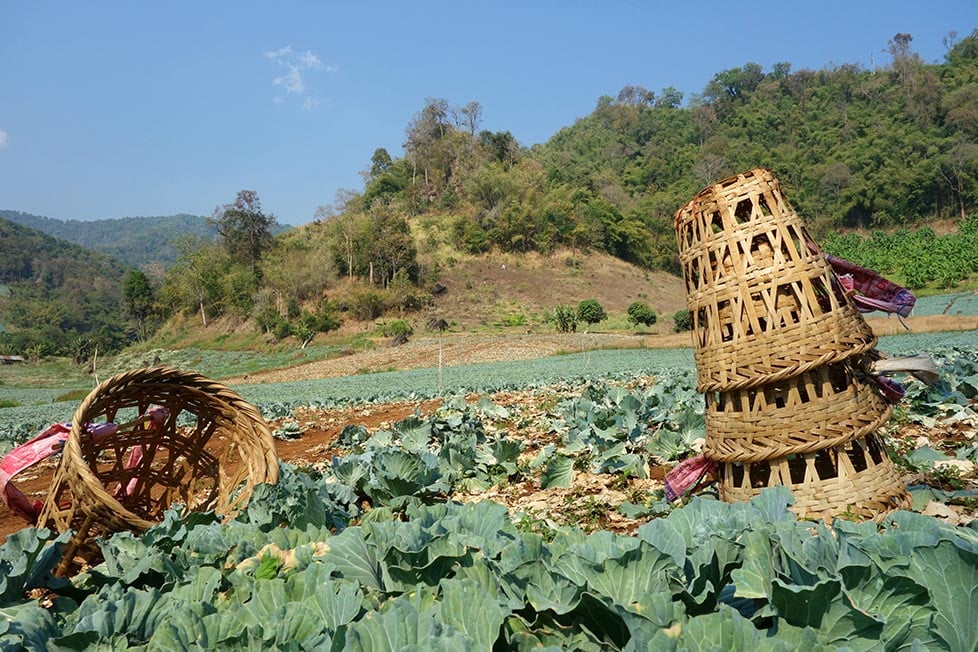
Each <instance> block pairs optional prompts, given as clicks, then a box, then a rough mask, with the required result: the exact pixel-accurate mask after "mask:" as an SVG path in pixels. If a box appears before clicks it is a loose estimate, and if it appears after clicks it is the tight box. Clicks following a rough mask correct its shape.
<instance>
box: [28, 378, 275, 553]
mask: <svg viewBox="0 0 978 652" xmlns="http://www.w3.org/2000/svg"><path fill="white" fill-rule="evenodd" d="M153 417H155V418H153ZM100 424H113V425H114V426H117V425H119V424H122V426H121V427H119V428H118V429H117V431H113V433H112V434H109V435H107V436H104V437H98V436H93V435H92V426H93V425H95V426H98V425H100ZM278 473H279V462H278V456H277V454H276V452H275V445H274V439H273V438H272V434H271V431H270V430H269V428H268V425H267V424H266V423H265V420H264V419H263V418H262V416H261V413H260V412H259V411H258V410H257V408H255V407H254V406H253V405H251V404H249V403H248V402H246V401H245V400H243V399H242V398H241V397H240V396H239V395H238V394H237V393H235V392H233V391H232V390H230V389H228V388H227V387H224V386H223V385H221V384H220V383H217V382H214V381H212V380H209V379H207V378H205V377H203V376H200V375H199V374H196V373H193V372H188V371H182V370H178V369H173V368H169V367H156V368H149V369H139V370H137V371H132V372H129V373H124V374H120V375H118V376H115V377H113V378H110V379H109V380H106V381H105V382H103V383H101V384H100V385H99V386H98V387H96V388H95V389H94V390H92V392H91V393H90V394H89V395H88V396H87V397H86V398H85V399H84V400H83V401H82V403H81V405H79V407H78V409H77V411H76V412H75V415H74V418H73V420H72V429H71V433H70V434H69V435H68V439H67V441H66V442H65V445H64V454H63V457H62V460H61V463H60V465H59V466H58V469H57V471H56V473H55V476H54V478H53V480H52V484H51V489H50V491H49V492H48V496H47V499H46V501H45V504H44V507H43V510H42V512H41V515H40V518H39V523H41V524H44V525H46V526H48V527H51V528H53V529H56V530H58V531H66V530H68V529H72V530H74V531H75V535H74V537H73V538H72V540H71V542H70V543H69V545H68V550H66V554H65V556H64V561H63V562H62V566H61V567H60V568H59V570H60V571H62V572H64V571H66V570H67V569H68V568H69V567H70V565H71V564H73V563H76V562H77V560H78V558H80V559H81V560H84V561H88V562H91V561H92V560H93V558H94V557H97V555H98V551H97V547H96V546H95V545H94V541H95V539H96V538H98V537H100V536H104V535H107V534H110V533H112V532H119V531H124V530H129V531H133V532H142V531H143V530H145V529H147V528H149V527H150V526H152V525H154V524H156V523H158V522H159V521H160V520H162V517H163V513H164V512H165V511H166V510H167V509H168V508H169V507H170V506H171V505H173V504H178V503H179V504H182V505H184V506H186V507H187V508H188V509H191V510H198V511H210V510H213V511H215V512H217V513H218V514H220V515H222V516H225V517H227V516H232V515H234V514H235V513H236V512H238V511H239V510H240V509H242V508H243V507H244V506H245V505H246V504H247V502H248V500H249V498H250V497H251V494H252V490H253V488H254V487H255V485H257V484H260V483H276V482H278Z"/></svg>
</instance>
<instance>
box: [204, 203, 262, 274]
mask: <svg viewBox="0 0 978 652" xmlns="http://www.w3.org/2000/svg"><path fill="white" fill-rule="evenodd" d="M210 222H211V224H213V225H214V226H215V227H216V228H217V234H218V236H219V238H220V241H221V245H222V247H223V248H224V250H225V251H226V252H227V253H228V255H229V256H231V258H232V260H234V261H235V262H238V263H244V264H246V265H248V266H249V267H250V268H251V271H252V273H253V274H255V275H256V276H257V275H258V273H259V270H258V262H259V261H260V260H261V255H262V253H264V251H265V250H266V249H268V247H269V246H270V245H271V244H272V227H274V226H275V225H277V224H278V222H277V221H276V219H275V216H274V215H265V213H263V212H262V210H261V200H260V199H259V198H258V193H257V192H255V191H254V190H241V191H239V192H238V196H237V198H236V199H235V200H234V203H233V204H225V205H224V206H218V207H217V208H215V209H214V215H213V216H212V217H211V219H210Z"/></svg>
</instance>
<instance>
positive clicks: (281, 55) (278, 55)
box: [265, 45, 292, 63]
mask: <svg viewBox="0 0 978 652" xmlns="http://www.w3.org/2000/svg"><path fill="white" fill-rule="evenodd" d="M291 54H292V46H291V45H286V46H285V47H284V48H282V49H280V50H274V51H271V52H266V53H265V58H266V59H271V60H272V61H274V62H275V63H282V60H283V59H285V58H287V57H288V56H289V55H291Z"/></svg>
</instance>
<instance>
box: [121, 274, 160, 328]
mask: <svg viewBox="0 0 978 652" xmlns="http://www.w3.org/2000/svg"><path fill="white" fill-rule="evenodd" d="M122 297H123V300H124V301H125V304H126V311H127V312H128V313H129V314H130V315H132V318H133V319H135V320H136V324H137V329H138V332H139V338H140V339H143V340H145V339H146V322H147V320H148V319H149V316H150V315H151V314H152V312H153V306H154V304H155V303H156V292H155V290H154V289H153V286H152V284H150V282H149V277H148V276H146V274H145V272H143V271H141V270H138V269H134V270H132V271H130V272H129V273H127V274H126V277H125V279H124V280H123V282H122Z"/></svg>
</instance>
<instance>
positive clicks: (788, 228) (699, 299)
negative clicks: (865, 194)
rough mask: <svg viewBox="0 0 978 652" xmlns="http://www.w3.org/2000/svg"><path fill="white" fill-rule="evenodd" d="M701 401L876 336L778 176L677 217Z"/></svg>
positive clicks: (711, 197) (742, 178) (753, 181)
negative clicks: (704, 395) (703, 396)
mask: <svg viewBox="0 0 978 652" xmlns="http://www.w3.org/2000/svg"><path fill="white" fill-rule="evenodd" d="M676 237H677V240H678V244H679V258H680V262H681V264H682V268H683V277H684V280H685V283H686V297H687V303H688V306H689V310H690V312H691V314H692V318H693V333H694V344H695V349H694V354H695V358H696V367H697V371H698V389H699V391H701V392H706V391H716V390H721V391H724V390H731V389H740V388H746V387H756V386H758V385H761V384H764V383H769V382H773V381H779V380H783V379H785V378H789V377H791V376H794V375H797V374H800V373H803V372H805V371H807V370H810V369H814V368H815V367H818V366H821V365H824V364H828V363H832V362H838V361H841V360H844V359H845V358H847V357H850V356H853V355H858V354H860V353H864V352H866V351H868V350H869V349H871V348H872V347H874V346H875V345H876V336H875V335H874V334H873V331H872V329H871V328H870V327H869V326H868V325H867V324H866V321H865V320H864V319H863V318H862V315H860V313H859V311H858V310H857V309H856V307H855V305H854V304H853V302H852V301H851V300H850V299H849V298H848V297H847V296H846V295H845V292H844V290H843V288H842V287H841V285H840V284H839V282H838V280H837V279H836V277H835V275H834V274H833V272H832V267H831V265H830V264H829V263H828V261H826V259H825V256H824V255H823V254H822V252H821V251H820V250H819V249H818V246H817V245H816V244H815V243H814V241H813V240H812V239H811V237H810V236H809V235H808V233H807V232H806V230H805V228H804V225H803V224H802V221H801V219H800V218H799V217H798V215H797V214H796V213H795V212H794V210H793V209H792V208H791V206H790V205H789V204H788V202H787V200H786V199H785V197H784V196H783V194H782V193H781V190H780V186H779V184H778V181H777V179H775V178H774V176H773V175H772V174H771V172H770V171H768V170H765V169H756V170H752V171H750V172H746V173H743V174H740V175H737V176H734V177H730V178H728V179H724V180H723V181H720V182H719V183H716V184H713V185H711V186H708V187H707V188H705V189H704V190H702V191H701V192H700V193H699V194H697V195H696V196H695V197H694V198H693V199H692V200H691V201H690V202H689V203H688V204H686V205H685V206H683V207H682V208H681V209H679V211H678V212H677V213H676Z"/></svg>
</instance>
